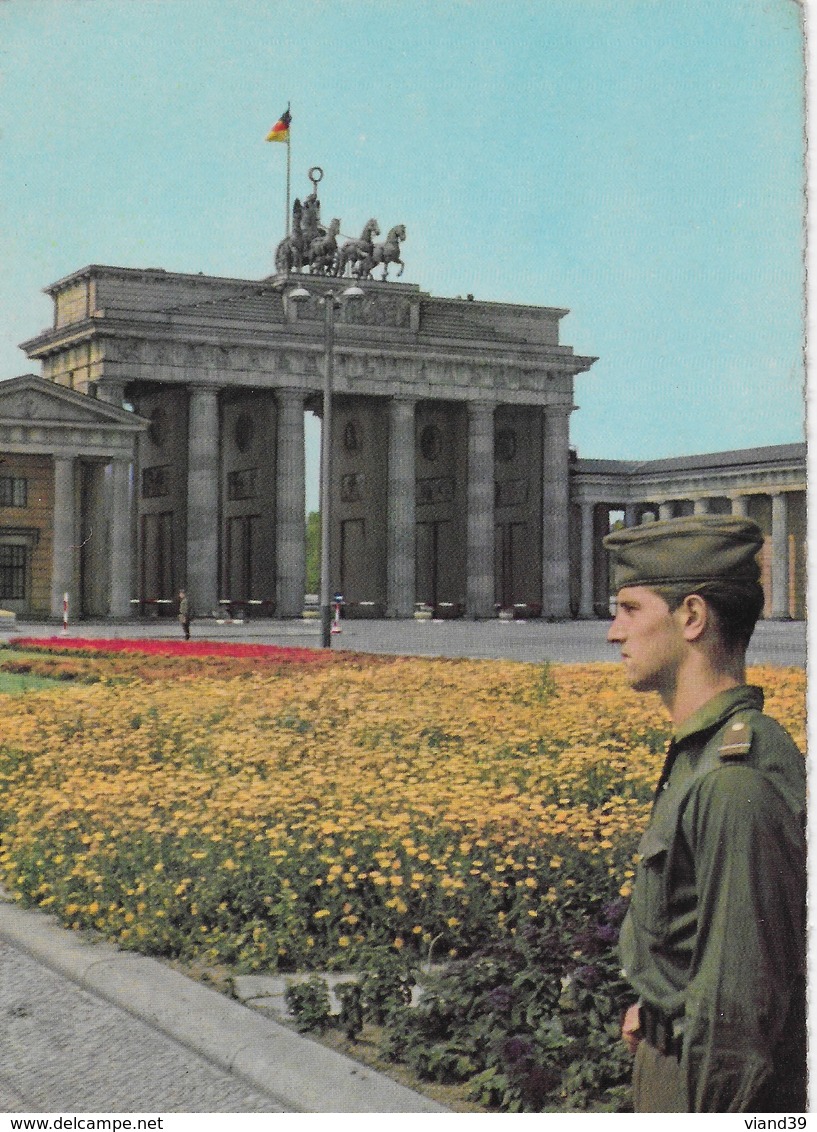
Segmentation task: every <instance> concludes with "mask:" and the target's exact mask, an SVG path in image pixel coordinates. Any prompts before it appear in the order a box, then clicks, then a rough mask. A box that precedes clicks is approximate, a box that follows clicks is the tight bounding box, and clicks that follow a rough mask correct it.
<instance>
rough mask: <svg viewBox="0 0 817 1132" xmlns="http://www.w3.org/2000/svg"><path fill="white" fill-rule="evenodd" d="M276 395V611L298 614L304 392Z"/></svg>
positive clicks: (302, 562)
mask: <svg viewBox="0 0 817 1132" xmlns="http://www.w3.org/2000/svg"><path fill="white" fill-rule="evenodd" d="M276 396H277V401H278V416H277V424H278V427H277V441H276V486H275V564H276V569H275V612H276V615H277V616H278V617H300V615H301V613H302V612H303V608H304V593H305V591H306V465H305V456H304V392H303V390H302V389H281V390H279V391H278V393H277V395H276Z"/></svg>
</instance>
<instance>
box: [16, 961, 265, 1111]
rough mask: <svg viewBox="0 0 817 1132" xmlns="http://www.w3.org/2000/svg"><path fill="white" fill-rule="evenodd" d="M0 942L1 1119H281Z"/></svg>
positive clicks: (197, 1060)
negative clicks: (22, 1115) (165, 1115)
mask: <svg viewBox="0 0 817 1132" xmlns="http://www.w3.org/2000/svg"><path fill="white" fill-rule="evenodd" d="M285 1111H287V1109H285V1108H284V1107H283V1106H282V1105H280V1104H278V1105H276V1104H275V1102H274V1101H273V1100H271V1098H270V1097H269V1096H262V1095H261V1094H260V1093H258V1092H255V1091H254V1090H253V1089H251V1088H249V1087H248V1086H246V1085H244V1084H242V1083H241V1082H240V1081H238V1080H237V1079H236V1078H235V1077H231V1076H230V1075H229V1074H228V1073H225V1072H224V1071H222V1070H220V1069H218V1068H216V1067H215V1066H213V1065H211V1064H209V1062H207V1061H205V1060H204V1059H203V1058H201V1057H199V1056H197V1055H196V1054H194V1053H192V1052H190V1051H188V1050H186V1049H184V1048H183V1047H182V1046H180V1045H178V1044H177V1043H175V1042H174V1041H172V1040H171V1039H170V1038H167V1037H165V1036H164V1035H163V1034H160V1033H158V1032H156V1031H155V1030H153V1029H151V1028H150V1027H149V1026H147V1025H145V1024H144V1023H142V1022H140V1021H139V1020H138V1019H136V1018H133V1017H131V1016H130V1015H129V1014H127V1013H125V1012H124V1011H122V1010H120V1009H118V1008H117V1007H115V1006H113V1005H111V1004H109V1003H106V1002H103V1001H102V999H99V998H97V997H96V996H95V995H92V994H89V993H88V992H86V991H84V990H82V989H81V988H80V987H78V986H77V985H76V984H75V983H73V982H71V981H69V980H68V979H66V978H64V977H62V976H60V975H57V974H55V973H54V972H53V971H50V970H49V969H48V968H47V967H45V966H43V964H41V963H39V962H38V961H37V960H36V959H33V958H31V957H30V956H28V955H25V954H23V953H22V952H20V951H18V950H17V949H16V948H13V947H11V946H9V945H8V944H7V943H5V942H0V1112H5V1113H12V1112H75V1113H83V1112H84V1113H92V1112H97V1113H99V1112H105V1113H108V1112H110V1113H128V1112H130V1113H139V1112H141V1113H152V1112H154V1113H155V1112H191V1113H202V1112H207V1113H210V1112H228V1113H243V1112H285Z"/></svg>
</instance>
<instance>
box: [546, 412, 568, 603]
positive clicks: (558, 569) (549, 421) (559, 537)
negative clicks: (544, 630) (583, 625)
mask: <svg viewBox="0 0 817 1132" xmlns="http://www.w3.org/2000/svg"><path fill="white" fill-rule="evenodd" d="M572 409H573V406H572V405H570V406H568V405H549V406H548V407H547V408H546V409H545V411H544V438H543V440H544V443H543V449H544V452H543V462H542V463H543V467H542V616H543V617H549V618H551V619H553V620H559V619H565V618H568V617H569V616H570V563H569V550H568V525H569V521H570V518H569V504H570V497H569V482H568V466H569V446H570V429H569V422H570V413H571V411H572Z"/></svg>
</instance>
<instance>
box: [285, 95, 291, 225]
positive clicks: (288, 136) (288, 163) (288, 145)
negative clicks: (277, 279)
mask: <svg viewBox="0 0 817 1132" xmlns="http://www.w3.org/2000/svg"><path fill="white" fill-rule="evenodd" d="M289 105H290V104H289V103H287V114H289ZM291 137H292V126H291V124H290V127H289V129H288V130H287V222H286V234H287V239H289V235H290V231H289V226H290V222H291V214H290V208H289V185H290V169H291V165H290V146H291V144H292V142H291Z"/></svg>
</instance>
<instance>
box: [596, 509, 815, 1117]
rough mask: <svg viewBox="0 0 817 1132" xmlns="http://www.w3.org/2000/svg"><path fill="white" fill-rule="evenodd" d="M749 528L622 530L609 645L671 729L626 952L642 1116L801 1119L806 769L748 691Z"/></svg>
mask: <svg viewBox="0 0 817 1132" xmlns="http://www.w3.org/2000/svg"><path fill="white" fill-rule="evenodd" d="M762 542H763V538H762V535H761V532H760V530H759V528H758V527H757V525H756V524H754V523H752V522H750V521H749V520H747V519H741V518H737V517H731V516H716V515H710V516H696V517H692V518H685V519H671V520H669V521H665V522H653V523H647V524H645V525H643V526H641V527H635V528H630V529H626V530H620V531H615V532H614V533H612V534H610V535H608V536H607V538H605V540H604V543H605V546H606V547H607V549H608V550H609V551H610V552H611V554H612V555H613V560H614V566H615V588H616V591H617V594H618V598H617V611H616V616H615V619H614V621H613V623H612V625H611V627H610V630H609V632H608V635H607V637H608V640H609V641H611V642H612V643H614V644H618V645H620V646H621V658H622V661H623V663H624V669H625V673H626V676H627V679H628V682H629V684H630V686H631V687H632V688H633V689H635V690H636V691H643V692H646V691H655V692H658V694H659V695H660V697H661V699H662V700H663V703H664V706H665V707H666V709H667V711H668V713H669V716H670V719H671V721H672V725H673V729H674V731H673V737H672V740H671V742H670V744H669V749H668V752H667V756H666V762H665V764H664V769H663V771H662V773H661V777H660V779H659V782H658V787H657V790H656V793H655V800H654V802H653V808H652V813H651V816H650V820H649V824H648V826H647V829H646V832H645V833H644V836H643V837H642V839H641V842H640V845H639V865H638V869H637V873H636V879H635V882H634V886H633V894H632V899H631V902H630V908H629V911H628V913H627V917H626V919H625V921H624V923H623V925H622V928H621V935H620V940H619V951H620V956H621V960H622V966H623V968H624V973H625V975H626V977H627V979H628V981H629V982H630V983H631V985H632V987H633V989H634V991H635V993H636V994H637V995H638V1002H637V1003H636V1004H634V1005H633V1006H631V1007H630V1009H629V1010H628V1011H627V1013H626V1015H625V1017H624V1022H623V1025H622V1038H623V1040H624V1041H625V1043H626V1044H627V1046H628V1048H629V1049H630V1050H631V1052H634V1054H635V1061H634V1067H633V1100H634V1108H635V1111H636V1112H746V1111H748V1112H805V1111H806V1053H805V1049H806V1006H805V997H806V996H805V966H806V958H805V901H806V872H805V791H806V783H805V766H804V760H803V757H802V755H801V753H800V752H799V751H798V750H797V748H796V747H795V745H794V743H793V742H792V740H791V739H790V737H789V736H788V735H787V734H786V732H785V731H784V730H783V729H782V728H781V727H780V726H779V725H778V724H777V723H775V722H774V721H773V720H772V719H770V718H769V717H768V716H766V715H764V714H763V712H762V708H763V692H762V691H761V689H760V688H757V687H753V686H750V685H747V684H746V664H745V654H746V648H747V646H748V644H749V640H750V638H751V635H752V632H753V630H754V627H755V623H756V621H757V618H758V617H759V615H760V612H761V610H762V608H763V591H762V588H761V586H760V583H759V580H758V579H759V573H760V572H759V569H758V565H757V560H756V555H757V552H758V550H759V549H760V547H761V545H762Z"/></svg>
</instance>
